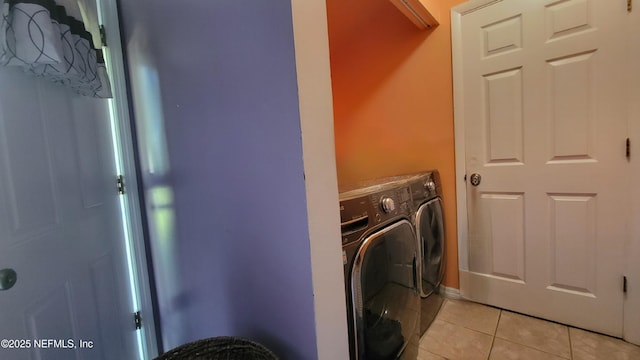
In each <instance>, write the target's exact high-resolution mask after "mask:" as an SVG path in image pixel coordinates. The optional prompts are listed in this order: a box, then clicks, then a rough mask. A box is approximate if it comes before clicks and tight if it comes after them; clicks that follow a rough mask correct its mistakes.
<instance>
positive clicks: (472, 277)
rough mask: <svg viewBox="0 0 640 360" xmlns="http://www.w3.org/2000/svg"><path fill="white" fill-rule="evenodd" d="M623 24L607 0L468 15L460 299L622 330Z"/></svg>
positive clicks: (620, 5) (508, 2) (464, 29)
mask: <svg viewBox="0 0 640 360" xmlns="http://www.w3.org/2000/svg"><path fill="white" fill-rule="evenodd" d="M626 16H627V9H626V3H625V2H624V1H615V2H614V1H609V0H545V1H543V0H536V1H519V0H504V1H501V2H494V3H493V4H491V5H490V6H486V7H482V8H479V9H478V10H476V11H471V12H468V13H466V14H463V15H462V17H461V19H462V20H461V38H462V44H461V64H462V94H463V96H462V98H463V102H462V104H460V105H462V110H461V111H462V112H463V116H464V132H465V146H466V154H465V155H464V156H465V161H466V164H465V166H466V176H467V178H466V179H467V180H466V191H467V216H468V270H465V271H462V272H461V292H462V294H463V296H465V297H468V298H470V299H472V300H475V301H479V302H483V303H487V304H491V305H495V306H499V307H502V308H507V309H511V310H515V311H518V312H523V313H527V314H531V315H535V316H539V317H543V318H547V319H551V320H555V321H559V322H562V323H566V324H571V325H575V326H578V327H582V328H586V329H591V330H595V331H599V332H603V333H607V334H611V335H616V336H620V335H622V307H623V292H622V271H623V261H622V259H624V256H623V246H624V242H625V239H626V236H627V233H626V214H627V213H628V201H627V189H628V187H627V180H626V179H628V176H627V171H628V170H627V160H626V158H625V139H626V137H627V123H626V109H627V97H626V88H627V87H626V82H625V81H626V80H625V68H626V66H627V64H626V62H625V61H626V60H625V59H626V58H627V57H626V53H625V51H626V50H625V46H626V41H624V39H625V38H626V37H625V36H626V35H625V32H624V29H625V28H624V26H625V25H624V23H625V21H626Z"/></svg>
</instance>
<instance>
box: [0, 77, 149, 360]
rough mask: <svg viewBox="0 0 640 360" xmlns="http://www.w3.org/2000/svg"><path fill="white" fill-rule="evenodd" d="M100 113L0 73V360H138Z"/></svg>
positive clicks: (90, 104)
mask: <svg viewBox="0 0 640 360" xmlns="http://www.w3.org/2000/svg"><path fill="white" fill-rule="evenodd" d="M107 105H108V103H107V100H102V99H93V98H87V97H80V96H78V95H75V94H73V93H72V92H71V91H69V90H67V89H66V88H64V87H62V86H60V85H56V84H52V83H49V82H47V81H45V80H43V79H39V78H35V77H32V76H29V75H27V74H25V73H23V72H22V71H20V70H18V69H14V68H0V184H2V186H1V187H0V269H13V270H14V271H15V273H16V274H17V281H16V282H15V285H14V286H13V287H11V288H9V289H6V290H3V291H0V308H1V309H2V311H0V324H1V325H0V339H7V340H9V342H8V343H5V342H3V346H2V348H0V358H2V359H14V360H23V359H24V360H27V359H65V360H66V359H104V360H107V359H136V358H138V356H137V354H138V351H137V344H136V336H135V331H136V330H135V326H134V321H133V315H132V313H133V309H132V303H131V301H130V300H129V299H131V294H130V291H129V282H128V272H127V267H126V260H125V259H126V258H125V255H126V254H125V242H124V240H123V230H122V229H123V228H122V224H121V215H120V207H119V202H118V201H119V200H118V194H117V191H116V187H115V186H116V185H115V176H116V172H115V164H114V157H113V151H112V140H111V130H110V118H109V111H108V108H107ZM5 273H6V272H5ZM51 340H53V342H52V341H51ZM3 341H4V340H3ZM42 341H44V342H42Z"/></svg>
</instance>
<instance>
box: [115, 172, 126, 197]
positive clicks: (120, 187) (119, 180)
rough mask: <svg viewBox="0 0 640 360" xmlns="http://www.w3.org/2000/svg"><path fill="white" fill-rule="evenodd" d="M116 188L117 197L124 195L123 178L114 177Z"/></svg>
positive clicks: (120, 176) (119, 176)
mask: <svg viewBox="0 0 640 360" xmlns="http://www.w3.org/2000/svg"><path fill="white" fill-rule="evenodd" d="M116 187H117V188H118V195H124V176H122V175H118V176H117V177H116Z"/></svg>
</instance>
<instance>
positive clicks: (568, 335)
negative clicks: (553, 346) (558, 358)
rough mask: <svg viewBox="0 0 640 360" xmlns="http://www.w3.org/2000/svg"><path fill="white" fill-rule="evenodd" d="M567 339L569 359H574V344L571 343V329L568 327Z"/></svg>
mask: <svg viewBox="0 0 640 360" xmlns="http://www.w3.org/2000/svg"><path fill="white" fill-rule="evenodd" d="M567 337H568V338H569V359H570V360H572V359H573V344H572V343H571V328H570V327H569V326H567Z"/></svg>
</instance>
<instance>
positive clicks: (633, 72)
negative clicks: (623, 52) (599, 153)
mask: <svg viewBox="0 0 640 360" xmlns="http://www.w3.org/2000/svg"><path fill="white" fill-rule="evenodd" d="M628 20H629V21H628V23H627V26H628V30H627V34H629V37H628V39H627V40H626V41H627V43H628V45H629V47H628V48H629V51H630V53H629V59H628V68H629V70H628V72H629V74H628V75H629V76H628V79H629V84H628V85H629V87H628V89H629V99H630V100H629V101H628V103H629V123H628V126H629V136H630V138H631V140H632V145H631V149H632V156H631V160H630V163H629V164H630V172H629V174H630V179H629V180H630V181H629V184H631V187H630V190H631V194H630V195H631V209H630V213H629V237H628V243H627V244H626V246H625V253H626V258H625V259H624V260H626V264H625V265H626V266H625V274H624V275H626V276H627V289H628V290H627V294H626V296H625V299H624V312H623V313H624V315H623V324H624V325H623V330H622V332H623V338H624V339H625V340H626V341H628V342H630V343H633V344H636V345H640V311H638V310H639V309H640V262H639V261H638V258H639V257H640V223H639V222H638V221H634V219H638V218H640V189H639V188H638V187H637V186H633V184H637V183H638V181H639V180H640V151H638V149H639V148H638V146H637V144H638V143H640V138H637V137H635V136H634V135H635V134H639V133H640V121H639V120H638V119H639V116H640V104H638V103H637V102H636V101H631V99H637V98H638V96H640V69H638V67H637V66H635V64H637V63H638V61H639V60H640V44H638V41H637V39H636V37H635V36H634V35H631V34H636V33H637V32H638V30H640V12H638V11H633V12H631V13H629V14H628Z"/></svg>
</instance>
